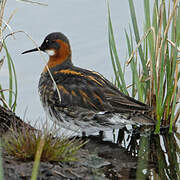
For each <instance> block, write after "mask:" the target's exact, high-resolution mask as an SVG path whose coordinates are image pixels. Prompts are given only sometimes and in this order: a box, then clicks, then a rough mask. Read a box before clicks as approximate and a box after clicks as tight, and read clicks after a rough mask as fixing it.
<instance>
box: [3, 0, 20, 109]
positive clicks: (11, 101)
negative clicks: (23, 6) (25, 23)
mask: <svg viewBox="0 0 180 180" xmlns="http://www.w3.org/2000/svg"><path fill="white" fill-rule="evenodd" d="M6 2H7V0H2V1H1V2H0V9H1V11H0V42H1V43H0V52H1V51H2V50H5V53H6V59H7V63H8V71H9V87H8V88H6V90H8V92H9V93H8V97H6V96H5V94H4V92H6V91H4V89H3V87H2V85H1V84H0V100H1V101H2V103H3V105H4V106H5V107H8V108H10V109H11V110H12V111H13V112H15V109H16V103H17V94H18V90H17V77H16V71H15V66H14V63H13V61H12V58H11V55H10V53H9V51H8V48H7V46H6V43H5V38H4V32H5V30H6V28H9V29H10V30H11V28H10V26H9V25H8V23H9V22H10V20H11V18H12V16H13V14H14V12H13V13H12V14H11V15H10V17H9V20H8V21H7V22H5V21H4V19H3V15H4V10H5V5H6ZM3 62H4V61H2V60H1V67H2V65H3ZM7 98H8V102H7Z"/></svg>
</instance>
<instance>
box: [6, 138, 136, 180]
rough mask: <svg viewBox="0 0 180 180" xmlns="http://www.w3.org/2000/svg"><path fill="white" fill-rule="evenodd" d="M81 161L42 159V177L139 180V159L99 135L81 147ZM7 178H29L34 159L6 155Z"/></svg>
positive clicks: (79, 156)
mask: <svg viewBox="0 0 180 180" xmlns="http://www.w3.org/2000/svg"><path fill="white" fill-rule="evenodd" d="M77 156H78V161H76V162H69V163H50V162H41V163H40V168H39V175H38V179H43V180H61V179H62V180H64V179H70V180H77V179H78V180H81V179H82V180H96V179H97V180H106V179H113V180H116V179H117V180H118V179H135V173H136V161H137V160H136V158H134V157H132V156H131V155H130V154H128V153H127V152H126V151H125V150H124V149H123V148H121V147H119V146H118V145H116V144H113V143H111V142H104V141H100V140H99V139H98V138H96V137H93V138H92V137H91V138H89V142H88V143H87V144H86V145H85V146H84V147H83V148H81V149H80V151H79V153H78V155H77ZM3 167H4V177H5V179H6V180H21V179H22V180H26V179H27V180H29V179H30V177H31V173H32V167H33V162H22V161H18V160H16V159H14V158H13V157H11V156H8V155H6V154H5V153H4V155H3Z"/></svg>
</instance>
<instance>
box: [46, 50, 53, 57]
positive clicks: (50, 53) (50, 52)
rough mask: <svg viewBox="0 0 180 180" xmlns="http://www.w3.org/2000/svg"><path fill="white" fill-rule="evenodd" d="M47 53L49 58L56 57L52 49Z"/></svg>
mask: <svg viewBox="0 0 180 180" xmlns="http://www.w3.org/2000/svg"><path fill="white" fill-rule="evenodd" d="M45 52H46V53H47V54H48V55H49V56H54V55H55V51H54V50H52V49H48V50H45Z"/></svg>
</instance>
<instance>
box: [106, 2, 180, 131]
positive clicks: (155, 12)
mask: <svg viewBox="0 0 180 180" xmlns="http://www.w3.org/2000/svg"><path fill="white" fill-rule="evenodd" d="M128 2H129V8H130V14H131V19H132V27H131V26H130V27H129V32H128V31H127V30H126V31H125V36H126V42H127V51H128V54H129V59H128V60H127V61H126V65H127V66H130V68H131V71H132V83H131V85H130V86H127V85H126V82H125V78H124V72H123V71H122V69H123V68H122V63H121V62H120V61H119V57H118V53H117V50H116V43H115V40H114V34H113V27H112V22H111V16H110V10H109V8H108V21H109V23H108V32H109V47H110V54H111V60H112V65H113V69H114V74H115V79H116V84H117V85H118V87H119V89H120V90H121V91H122V92H124V93H125V94H129V93H128V88H127V87H131V89H132V91H131V96H132V97H137V98H138V99H139V100H140V101H142V102H144V103H147V104H149V105H150V106H153V111H152V112H151V114H150V116H151V117H152V118H153V119H154V120H155V121H156V129H155V133H159V130H160V127H161V126H167V125H168V126H169V132H172V131H173V128H174V127H175V124H176V122H177V120H178V119H179V117H180V108H179V101H180V95H179V93H180V90H179V86H178V85H179V84H178V81H179V78H180V70H179V63H180V60H179V57H178V52H180V48H178V47H179V45H180V31H179V29H180V6H178V5H179V4H178V0H175V1H171V0H169V1H168V2H167V1H161V2H159V1H154V4H153V9H152V11H151V10H150V2H151V4H152V1H149V0H144V15H145V17H144V34H143V35H140V33H139V27H138V22H137V18H136V11H135V8H134V3H133V0H128ZM134 39H135V40H134Z"/></svg>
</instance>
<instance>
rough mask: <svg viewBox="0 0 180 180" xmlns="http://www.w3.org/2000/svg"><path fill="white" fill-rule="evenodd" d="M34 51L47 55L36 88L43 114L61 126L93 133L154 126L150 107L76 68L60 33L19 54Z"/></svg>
mask: <svg viewBox="0 0 180 180" xmlns="http://www.w3.org/2000/svg"><path fill="white" fill-rule="evenodd" d="M35 51H43V52H45V53H47V54H48V55H49V60H48V62H47V64H46V66H45V67H44V69H43V72H42V73H41V76H40V80H39V85H38V89H39V94H40V100H41V102H42V105H43V108H44V110H45V112H46V113H47V114H48V116H49V117H50V119H51V120H52V121H54V122H55V123H56V124H58V125H59V126H60V127H63V128H65V129H68V130H71V131H74V132H80V133H83V132H85V133H94V132H97V131H108V130H112V129H117V128H120V127H122V126H124V125H125V124H128V123H129V124H131V123H132V124H141V125H142V124H145V125H152V124H154V121H153V119H151V118H150V117H149V116H148V115H147V113H148V112H150V111H151V110H152V107H150V106H149V105H147V104H144V103H142V102H140V101H138V100H136V99H134V98H132V97H130V96H128V95H125V94H124V93H122V92H121V91H120V90H119V89H118V88H117V87H116V86H115V85H114V84H113V83H112V82H110V81H109V80H107V79H106V78H105V77H104V76H103V75H101V74H100V73H98V72H96V71H93V70H87V69H84V68H80V67H77V66H75V65H74V64H73V62H72V51H71V46H70V42H69V39H68V38H67V37H66V36H65V35H64V34H63V33H61V32H53V33H50V34H48V35H47V36H46V37H45V39H44V41H43V43H42V44H41V45H40V47H36V48H34V49H31V50H27V51H24V52H23V53H22V54H26V53H30V52H35Z"/></svg>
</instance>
